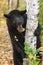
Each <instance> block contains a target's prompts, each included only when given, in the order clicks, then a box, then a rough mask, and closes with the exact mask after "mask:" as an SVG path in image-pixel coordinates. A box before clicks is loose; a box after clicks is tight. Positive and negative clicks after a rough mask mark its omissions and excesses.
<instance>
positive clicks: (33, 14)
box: [25, 0, 39, 49]
mask: <svg viewBox="0 0 43 65" xmlns="http://www.w3.org/2000/svg"><path fill="white" fill-rule="evenodd" d="M26 5H27V25H26V34H25V41H26V42H28V44H29V46H30V47H31V48H33V49H36V40H37V38H36V36H34V31H35V29H36V28H37V27H38V17H37V15H38V13H39V9H38V8H39V0H26Z"/></svg>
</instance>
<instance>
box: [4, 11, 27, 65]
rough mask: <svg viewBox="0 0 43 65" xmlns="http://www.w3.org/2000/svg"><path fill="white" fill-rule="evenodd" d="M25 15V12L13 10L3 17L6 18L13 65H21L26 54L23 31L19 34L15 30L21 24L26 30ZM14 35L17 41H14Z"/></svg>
mask: <svg viewBox="0 0 43 65" xmlns="http://www.w3.org/2000/svg"><path fill="white" fill-rule="evenodd" d="M25 13H26V11H25V10H24V11H18V10H13V11H11V12H10V13H9V14H7V15H6V14H4V16H5V17H6V18H7V26H8V31H9V34H10V38H11V42H12V47H13V58H14V65H23V58H24V57H26V54H25V53H24V41H25V31H24V32H22V33H20V32H18V30H17V29H16V28H17V25H20V24H22V26H23V27H24V28H26V20H27V15H26V14H25ZM17 18H18V20H17ZM13 21H14V23H13ZM19 23H20V24H19ZM15 35H16V36H17V39H18V41H16V39H15V38H14V36H15Z"/></svg>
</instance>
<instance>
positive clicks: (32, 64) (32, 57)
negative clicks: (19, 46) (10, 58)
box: [24, 42, 40, 65]
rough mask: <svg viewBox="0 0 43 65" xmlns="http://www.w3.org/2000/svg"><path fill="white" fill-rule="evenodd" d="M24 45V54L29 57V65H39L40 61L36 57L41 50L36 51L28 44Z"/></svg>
mask: <svg viewBox="0 0 43 65" xmlns="http://www.w3.org/2000/svg"><path fill="white" fill-rule="evenodd" d="M24 45H25V47H24V52H25V53H26V54H27V55H28V60H29V65H38V64H39V62H40V59H39V58H38V57H36V54H38V53H39V52H40V50H39V49H37V50H35V49H33V48H30V47H29V44H28V43H27V42H24ZM24 60H26V59H24Z"/></svg>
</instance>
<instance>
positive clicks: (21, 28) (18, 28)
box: [17, 25, 25, 33]
mask: <svg viewBox="0 0 43 65" xmlns="http://www.w3.org/2000/svg"><path fill="white" fill-rule="evenodd" d="M17 30H18V31H19V32H20V33H22V32H24V31H25V28H23V26H22V25H19V26H18V27H17Z"/></svg>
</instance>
